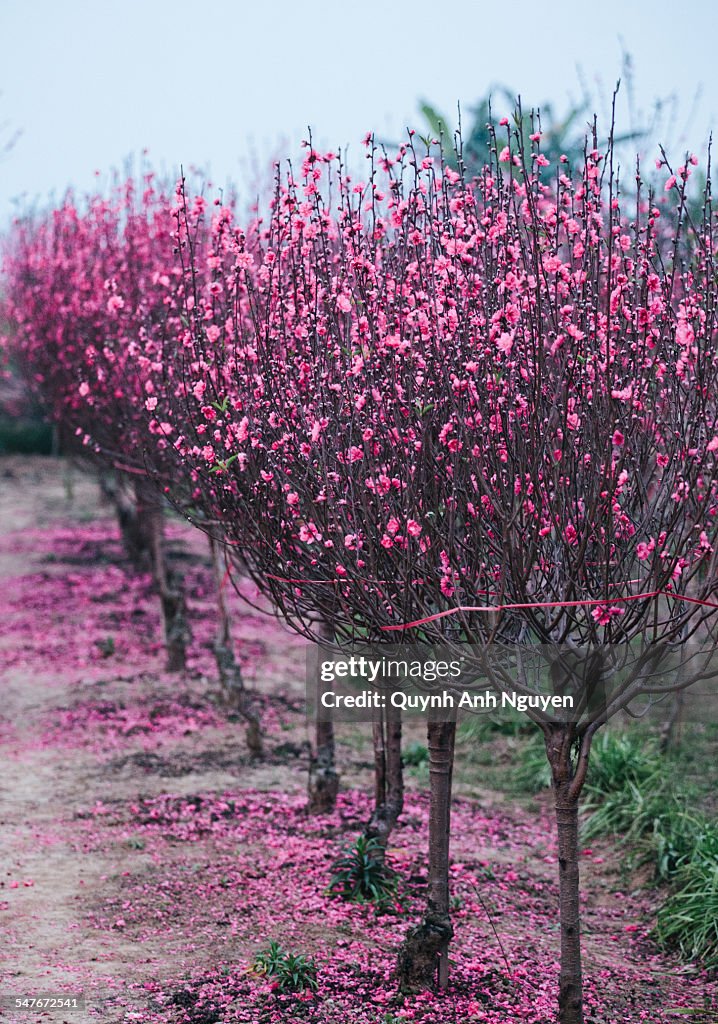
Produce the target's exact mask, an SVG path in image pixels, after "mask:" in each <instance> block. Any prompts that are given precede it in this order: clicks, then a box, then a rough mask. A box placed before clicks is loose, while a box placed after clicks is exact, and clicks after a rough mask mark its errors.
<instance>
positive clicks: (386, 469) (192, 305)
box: [6, 119, 718, 1024]
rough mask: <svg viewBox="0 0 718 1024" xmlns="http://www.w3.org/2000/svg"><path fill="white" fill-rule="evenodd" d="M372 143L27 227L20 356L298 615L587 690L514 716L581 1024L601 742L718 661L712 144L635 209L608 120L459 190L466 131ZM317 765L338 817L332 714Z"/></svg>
mask: <svg viewBox="0 0 718 1024" xmlns="http://www.w3.org/2000/svg"><path fill="white" fill-rule="evenodd" d="M497 133H500V136H501V137H500V138H499V135H498V134H497ZM365 141H366V156H367V173H366V176H365V180H357V179H355V178H353V177H352V175H350V174H349V173H348V172H347V170H346V168H345V167H344V165H343V163H342V160H341V158H340V157H337V156H336V155H335V154H332V153H324V154H322V153H319V152H317V151H316V150H315V149H314V148H313V147H312V145H311V144H307V146H306V149H305V155H304V160H303V163H302V166H301V171H300V172H299V173H298V174H295V172H294V171H293V169H292V168H291V166H290V167H289V169H288V170H287V171H286V172H284V173H281V172H280V170H279V169H278V170H277V177H276V187H275V191H274V196H273V200H272V202H271V205H270V209H269V211H268V213H267V216H266V219H261V218H257V219H254V220H253V221H251V222H247V223H240V222H239V221H238V219H237V217H236V216H235V214H234V212H233V210H232V209H231V208H230V207H227V206H223V205H221V204H220V203H216V204H215V205H214V206H213V207H212V206H210V207H208V205H207V203H206V201H205V199H204V198H203V197H202V196H201V195H192V194H190V189H189V188H188V187H187V186H186V184H185V183H184V182H180V184H179V185H178V187H177V189H176V191H175V192H174V194H173V195H172V196H171V197H168V196H165V195H163V194H162V192H161V191H159V190H155V189H154V188H153V187H151V186H148V187H147V188H146V189H145V190H144V192H143V193H142V194H141V195H140V196H139V198H138V197H137V196H136V194H135V193H134V192H133V190H132V189H131V188H129V189H128V190H126V191H125V192H124V193H122V194H120V195H119V199H120V201H119V203H116V204H114V205H113V204H109V205H108V204H105V202H104V201H103V200H99V199H96V200H93V201H92V202H91V203H90V204H89V205H88V206H87V207H86V208H85V209H84V210H79V209H78V208H77V207H76V206H75V204H74V203H73V202H72V201H68V202H67V203H66V204H65V205H64V206H63V207H62V208H61V209H60V210H58V211H56V212H55V213H54V214H53V215H51V216H49V217H47V218H46V219H43V220H41V221H40V222H31V223H28V224H24V225H23V224H21V225H19V226H18V229H17V231H16V233H15V235H14V237H13V238H11V241H10V247H9V253H8V258H7V261H6V273H7V282H8V284H7V287H8V294H9V299H10V301H9V315H10V319H11V321H12V322H13V329H12V331H11V332H10V335H9V338H10V344H11V345H12V346H13V348H14V350H15V351H16V353H17V354H18V355H19V356H20V357H21V359H22V360H23V361H24V362H25V365H26V366H28V367H29V368H30V369H31V372H32V374H33V376H34V379H35V382H36V384H37V385H38V386H39V387H40V389H41V390H42V391H43V392H44V393H45V395H46V398H47V400H48V401H49V402H50V404H51V407H52V410H53V413H54V415H55V416H56V417H57V418H59V419H61V420H62V421H63V422H65V423H69V424H71V425H72V427H73V429H74V430H76V431H77V432H78V434H79V435H80V437H81V439H82V441H83V442H84V445H85V447H86V448H87V449H88V450H89V451H92V452H94V453H95V454H96V456H97V457H98V458H101V459H102V460H104V461H105V462H107V463H109V464H111V465H114V466H115V467H119V468H120V469H123V470H125V471H133V472H137V471H141V472H143V473H146V474H147V475H148V476H149V477H150V478H153V479H154V481H155V483H156V484H157V485H158V487H159V488H160V490H162V491H163V492H164V493H165V494H167V495H169V497H170V498H171V500H172V501H173V502H174V503H175V504H176V505H177V506H178V507H180V508H181V509H182V510H183V511H184V513H185V514H186V515H187V516H188V517H189V518H190V519H191V520H192V521H193V522H195V523H196V524H197V525H198V526H200V527H201V528H203V529H205V530H206V531H207V532H209V533H210V535H211V537H212V540H213V544H214V545H217V544H221V545H223V547H224V549H225V551H226V552H227V556H228V558H229V559H230V560H234V562H236V564H237V565H239V566H241V568H242V571H244V572H247V573H249V574H250V575H251V576H252V578H253V579H254V580H255V581H256V582H257V584H258V586H259V587H260V588H261V590H262V591H263V592H264V593H266V594H267V595H268V596H269V597H271V599H272V601H273V602H274V604H275V606H276V607H277V609H278V610H279V611H280V612H281V614H282V616H283V617H284V619H285V620H286V621H287V622H288V623H289V624H290V625H291V626H292V627H293V628H294V629H296V630H298V631H299V632H301V633H302V634H303V635H305V636H307V637H309V638H312V639H315V640H317V641H319V642H325V641H326V640H327V639H331V640H332V641H334V642H336V643H339V644H345V643H347V644H348V643H351V642H353V641H354V640H355V639H356V638H357V637H361V638H362V640H364V641H367V640H368V641H371V642H375V643H379V642H382V641H387V640H391V639H396V638H397V637H400V638H401V639H402V640H407V639H409V640H414V641H416V642H420V643H430V644H441V645H442V646H444V647H449V648H450V649H452V650H453V651H454V652H455V653H456V654H457V655H460V656H462V657H465V658H466V657H469V659H470V658H471V657H474V658H475V659H477V661H476V667H477V671H478V670H479V668H480V670H481V672H482V673H484V674H487V675H488V676H489V678H490V680H491V683H492V684H493V685H494V686H495V687H496V688H497V689H498V690H502V691H507V690H509V691H512V692H518V693H519V694H521V695H523V696H527V697H528V696H531V695H532V694H535V693H536V692H537V691H538V689H539V688H540V687H541V686H542V685H545V680H546V678H547V677H548V678H549V679H550V680H553V685H554V692H557V690H556V687H559V688H560V689H561V691H562V692H565V690H566V688H568V689H569V691H570V692H571V693H572V694H573V695H574V697H575V702H574V712H573V714H572V715H571V716H568V717H563V718H557V717H556V716H552V715H549V714H548V713H543V712H541V711H540V709H538V708H529V710H528V712H527V713H528V714H529V715H530V717H532V718H533V720H534V721H535V722H536V723H537V724H538V725H539V726H540V727H541V728H542V729H543V731H544V735H545V738H546V751H547V756H548V759H549V762H550V765H551V770H552V775H553V787H554V796H555V807H556V826H557V835H558V850H559V858H558V859H559V882H560V906H559V914H560V922H561V975H560V986H559V988H560V991H559V1020H560V1021H561V1022H562V1024H576V1022H580V1021H582V1019H583V1008H582V968H581V955H580V952H581V951H580V920H579V917H580V915H579V876H578V802H579V797H580V793H581V789H582V786H583V783H584V780H585V777H586V770H587V767H588V762H589V756H590V749H591V743H592V740H593V737H594V735H595V733H596V731H597V730H598V729H599V728H600V727H601V726H602V725H603V724H604V723H605V722H606V721H607V719H608V718H609V717H610V716H611V715H613V714H615V713H616V712H618V711H620V710H622V709H624V708H627V707H629V706H631V705H633V704H634V703H635V701H636V700H637V698H639V697H640V696H641V695H645V694H649V695H651V696H652V697H654V696H660V695H661V694H663V693H667V692H670V691H671V690H673V689H675V688H676V687H678V686H685V685H688V684H689V683H690V682H691V681H693V680H694V679H695V678H697V677H698V676H700V675H701V674H702V675H705V674H707V673H708V672H709V671H710V664H709V662H708V660H707V658H706V656H703V657H701V658H697V657H695V656H692V657H691V658H687V657H683V656H682V655H681V652H682V651H683V650H685V649H686V642H687V641H688V640H689V639H694V640H696V639H699V640H700V641H701V644H702V647H701V654H702V655H705V652H706V651H708V652H709V651H710V638H711V635H712V630H713V628H714V625H715V611H716V608H718V604H717V603H716V601H715V597H714V595H715V591H716V589H718V584H717V582H716V572H715V570H716V565H715V559H716V557H717V556H716V539H717V535H718V523H717V519H718V516H717V515H716V513H717V512H718V500H717V499H718V494H717V492H718V459H717V457H716V452H717V451H718V408H717V407H716V402H715V395H716V393H717V386H718V354H717V353H716V322H715V317H716V293H717V286H716V275H715V267H714V259H715V254H716V244H715V238H714V217H713V212H712V209H711V199H710V180H709V181H708V185H707V186H706V194H705V204H704V214H703V218H702V221H701V222H700V223H697V224H696V223H692V222H690V218H689V217H688V215H687V212H686V208H687V204H686V194H687V187H688V181H689V178H690V174H691V169H692V166H693V164H694V163H695V160H694V158H691V159H689V160H686V162H685V165H684V166H682V167H680V168H678V169H677V170H676V172H675V173H673V172H672V170H671V168H667V170H666V180H665V183H664V184H665V189H664V192H663V194H662V195H661V197H659V198H656V197H655V196H654V195H653V194H652V193H651V192H650V191H648V190H647V189H646V188H645V187H644V186H643V183H642V181H641V176H640V174H639V173H637V174H636V176H635V179H634V180H633V181H632V183H631V197H632V198H631V201H630V207H631V208H630V209H626V208H624V204H623V202H622V193H621V184H620V176H619V173H618V169H617V168H616V167H615V166H614V162H613V151H612V146H611V145H610V144H609V147H608V150H607V151H605V152H601V151H599V149H598V148H597V144H596V141H595V131H594V139H593V140H591V139H589V140H588V141H587V144H586V150H585V154H584V159H583V161H582V163H581V166H579V167H576V168H572V167H570V166H569V164H568V162H567V161H565V160H564V159H563V158H561V159H559V160H558V161H557V162H555V163H553V164H552V163H551V162H550V161H549V160H548V159H547V158H546V156H545V155H544V154H543V153H542V149H541V132H540V128H539V127H538V126H536V131H534V132H532V133H531V136H530V139H529V140H525V138H524V135H523V133H520V132H518V131H516V130H512V128H511V125H510V124H509V122H508V120H507V119H504V120H503V121H502V122H501V124H500V125H499V126H497V129H496V132H494V130H493V129H492V130H491V149H490V151H491V161H490V163H489V165H487V166H486V167H485V168H484V169H483V171H482V172H481V174H480V175H478V177H476V178H473V179H471V180H469V179H468V178H467V176H466V175H465V174H464V171H463V163H462V159H461V150H460V142H459V146H458V149H457V160H456V162H455V166H456V167H457V168H458V170H455V169H454V168H452V167H451V166H449V165H448V164H447V163H445V162H444V159H443V156H442V153H441V150H440V147H438V146H434V145H432V146H430V147H429V148H428V149H427V148H422V151H421V152H419V151H418V149H417V147H416V146H415V144H414V140H413V137H412V136H410V139H409V142H408V144H407V145H404V146H402V147H401V148H400V149H399V151H398V152H397V153H393V154H389V153H387V152H385V151H384V150H382V149H379V148H378V147H376V146H375V144H374V143H373V140H372V138H371V137H370V136H368V137H367V139H366V140H365ZM529 143H530V148H527V145H529ZM108 211H109V212H108ZM488 649H490V650H493V651H498V654H499V656H498V657H491V658H487V657H486V656H485V655H484V654H475V653H473V654H467V652H476V651H477V650H478V651H481V652H485V651H486V650H488ZM667 654H669V655H671V658H670V659H669V660H668V661H667V660H666V655H667ZM679 668H680V671H679V670H678V669H679ZM597 695H598V696H597ZM454 734H455V723H453V722H451V721H443V720H439V719H436V720H434V719H431V720H430V721H429V724H428V741H429V758H430V762H429V764H430V794H431V816H430V835H429V837H428V860H429V874H428V878H429V885H428V898H427V906H426V912H425V914H424V917H423V920H422V921H421V923H420V924H419V925H418V926H417V927H415V928H413V929H411V930H410V932H409V933H408V934H407V936H406V937H405V939H404V942H403V944H402V947H401V949H400V951H399V957H398V977H399V983H400V986H401V987H402V988H403V989H404V990H405V991H411V990H414V991H415V990H418V989H421V988H423V987H428V986H430V985H432V984H434V983H435V982H436V981H437V980H438V984H439V985H440V986H444V985H446V984H447V980H448V950H449V944H450V941H451V939H452V935H453V929H452V924H451V917H450V893H449V884H448V876H449V873H448V868H449V839H450V804H451V776H452V766H453V750H454ZM400 737H401V726H400V722H399V721H398V720H397V719H396V717H395V718H392V719H391V720H389V721H379V722H378V723H377V727H376V728H375V741H376V747H377V753H378V756H377V780H378V785H377V807H376V811H375V814H374V816H373V819H372V822H371V823H370V829H372V830H373V831H374V834H377V835H380V836H381V838H382V841H383V842H384V843H385V842H386V839H387V837H388V834H389V833H390V831H391V828H392V827H393V824H394V823H395V821H396V819H397V817H398V815H399V814H400V812H401V805H402V781H401V761H400ZM314 769H315V771H314V776H315V797H316V803H317V806H319V807H321V806H322V805H323V804H322V794H324V799H325V803H324V806H329V805H330V804H331V799H332V796H333V794H334V793H335V791H336V782H337V779H336V772H335V767H334V764H333V736H332V731H331V727H330V725H329V724H328V723H323V722H320V723H318V734H317V749H316V751H315V764H314Z"/></svg>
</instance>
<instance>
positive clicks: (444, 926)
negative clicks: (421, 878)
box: [396, 720, 456, 994]
mask: <svg viewBox="0 0 718 1024" xmlns="http://www.w3.org/2000/svg"><path fill="white" fill-rule="evenodd" d="M427 735H428V742H429V787H430V811H429V876H428V898H427V905H426V912H425V914H424V917H423V920H422V922H421V924H419V925H417V926H416V927H415V928H411V929H410V930H409V931H408V932H407V934H406V936H405V938H404V941H403V943H402V945H401V947H400V949H399V954H398V960H397V970H396V973H397V980H398V983H399V990H400V991H401V992H403V993H406V994H409V993H416V992H422V991H424V990H426V989H429V988H432V987H434V986H436V987H437V988H445V987H446V986H447V985H448V981H449V959H448V957H449V943H450V942H451V939H452V937H453V934H454V929H453V927H452V924H451V914H450V911H449V837H450V830H451V780H452V773H453V766H454V740H455V737H456V723H455V722H436V721H431V720H430V721H429V726H428V730H427Z"/></svg>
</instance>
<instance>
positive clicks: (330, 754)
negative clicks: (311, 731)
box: [308, 717, 339, 814]
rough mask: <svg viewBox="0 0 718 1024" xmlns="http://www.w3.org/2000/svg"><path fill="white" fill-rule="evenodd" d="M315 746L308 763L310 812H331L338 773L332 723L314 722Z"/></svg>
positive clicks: (318, 719)
mask: <svg viewBox="0 0 718 1024" xmlns="http://www.w3.org/2000/svg"><path fill="white" fill-rule="evenodd" d="M315 737H316V739H315V748H314V751H313V753H312V758H311V762H310V765H309V784H308V792H309V803H308V810H309V813H310V814H331V812H332V811H333V810H334V808H335V807H336V803H337V793H338V792H339V775H338V774H337V772H336V769H335V745H334V723H333V722H331V721H329V722H327V721H322V719H320V718H319V717H318V718H317V722H316V732H315Z"/></svg>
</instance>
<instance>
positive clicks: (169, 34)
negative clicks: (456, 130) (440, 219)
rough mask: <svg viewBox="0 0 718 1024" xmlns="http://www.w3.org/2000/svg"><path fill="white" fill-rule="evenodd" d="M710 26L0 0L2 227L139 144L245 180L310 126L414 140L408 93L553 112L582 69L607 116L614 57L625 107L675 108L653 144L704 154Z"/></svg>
mask: <svg viewBox="0 0 718 1024" xmlns="http://www.w3.org/2000/svg"><path fill="white" fill-rule="evenodd" d="M717 29H718V15H716V14H715V13H714V3H712V2H711V0H684V2H682V3H669V2H668V0H650V2H647V0H593V2H592V3H589V4H587V5H581V4H580V3H576V2H573V3H568V2H566V0H553V2H552V3H547V4H540V3H538V2H537V0H536V2H530V0H514V2H511V0H509V2H504V3H488V2H486V3H485V2H480V0H474V2H472V0H454V2H451V3H448V4H441V3H438V2H429V0H413V2H412V0H362V2H361V3H349V2H346V0H334V2H333V3H332V2H324V0H296V2H290V0H264V2H246V0H234V2H232V0H214V2H213V3H211V4H205V5H201V4H190V3H189V2H188V0H174V2H169V0H122V2H118V0H0V40H2V51H1V52H2V57H1V58H0V125H3V128H2V130H0V140H5V141H6V140H7V139H8V138H9V137H10V135H11V134H12V133H13V132H14V131H16V130H17V131H19V132H21V135H20V137H19V139H18V140H17V142H16V144H15V145H14V147H13V148H12V149H11V151H10V152H9V153H7V154H6V155H4V156H3V157H2V158H0V223H4V222H6V220H7V217H8V215H9V214H10V212H11V211H12V209H14V208H17V205H15V206H14V207H13V205H12V200H13V198H14V197H18V196H21V195H23V194H24V195H25V196H26V197H27V199H28V200H32V199H35V198H39V199H40V201H42V202H46V201H47V198H48V195H49V194H50V193H52V192H54V194H55V195H56V196H59V195H61V194H62V192H63V190H64V189H65V188H66V187H67V186H68V185H69V184H73V185H75V186H77V187H78V188H80V189H82V190H84V189H86V188H91V187H92V186H93V182H94V180H95V179H94V177H93V173H94V171H95V170H99V171H101V172H102V174H103V175H107V173H108V172H109V171H110V170H111V169H112V168H113V167H115V168H116V167H120V166H121V165H122V164H123V162H124V161H125V159H126V158H127V157H128V156H129V155H131V154H133V153H138V152H140V151H141V150H142V149H143V148H144V147H147V148H148V149H149V151H150V158H151V160H152V161H153V163H154V164H155V165H156V166H157V167H158V168H160V169H164V170H166V171H168V172H172V173H174V172H175V171H176V168H177V167H178V166H179V164H180V163H183V164H184V165H185V167H187V166H190V165H193V164H194V165H199V166H202V167H208V168H209V169H210V171H211V173H212V176H213V180H214V181H215V182H217V183H218V184H224V183H225V182H226V181H227V180H232V181H234V182H236V183H238V184H239V185H240V188H241V187H242V185H243V183H246V182H247V181H248V179H249V174H250V172H249V167H250V166H251V164H252V160H253V154H254V156H255V157H256V159H257V160H258V162H259V165H260V166H261V167H264V166H265V164H267V165H268V163H269V161H270V158H271V157H272V156H274V155H285V154H286V155H291V154H293V155H296V153H297V150H298V146H299V143H300V141H301V140H302V138H304V137H305V136H306V130H307V125H311V126H312V129H313V132H314V136H315V139H317V140H318V141H319V142H320V143H325V144H326V145H329V146H331V147H332V148H336V147H338V146H340V145H341V146H343V145H345V144H346V143H352V144H353V145H354V146H356V147H357V148H358V145H359V142H360V140H361V138H362V136H363V135H364V133H365V132H366V131H369V130H374V131H376V133H377V134H379V135H381V136H382V137H385V138H399V137H400V136H401V135H402V133H403V130H404V128H405V127H406V126H414V127H416V128H417V129H419V130H421V129H422V128H423V124H424V123H423V121H422V120H421V118H420V115H419V113H418V101H419V100H420V99H421V98H426V99H429V100H431V101H432V102H433V103H434V105H435V106H437V107H439V108H441V109H442V110H444V111H446V113H447V114H448V115H453V114H454V112H455V110H456V104H457V101H460V102H461V104H462V108H463V109H464V110H465V111H466V115H465V116H466V117H467V119H468V118H469V115H468V110H469V108H470V107H471V104H472V102H475V101H476V100H477V99H478V98H479V97H481V96H483V95H485V94H486V92H487V90H488V88H489V87H490V86H491V85H492V84H493V85H495V84H506V85H508V86H510V87H511V88H512V89H513V90H515V91H517V92H520V93H521V95H522V98H523V100H524V105H525V106H527V105H531V104H534V105H538V104H541V103H543V102H545V101H546V100H550V101H552V102H553V103H554V107H555V108H557V110H558V112H563V111H565V110H566V109H567V107H568V105H569V102H570V99H571V98H574V99H578V98H579V97H580V95H581V85H580V82H581V78H580V77H579V75H581V76H582V78H583V80H584V81H585V82H586V83H587V85H588V86H589V88H590V89H591V91H592V93H593V98H594V104H595V106H596V107H597V112H598V113H599V114H601V113H605V111H606V108H607V104H608V102H609V99H610V93H611V90H612V87H613V85H614V83H615V80H616V79H617V78H618V77H619V76H620V74H621V64H622V53H623V52H624V51H627V52H629V53H630V54H631V55H632V58H633V65H634V86H635V94H636V105H637V107H638V108H639V110H640V109H641V108H642V109H643V110H644V111H648V110H649V109H650V107H651V104H652V101H653V100H654V99H657V98H666V97H669V96H671V95H675V96H677V98H678V102H677V109H676V110H673V108H666V111H667V113H666V116H665V117H664V121H663V124H662V127H661V129H660V138H661V140H664V141H666V142H667V143H668V144H669V145H671V146H673V147H677V148H681V147H684V146H687V147H689V148H691V149H694V150H697V151H701V149H702V147H703V145H704V144H705V141H706V139H707V137H708V132H709V130H710V128H711V127H712V126H715V125H717V124H718V121H717V120H716V116H715V115H716V113H718V59H717V58H716V55H715V50H716V39H717V38H718V32H717V31H716V30H717ZM699 89H702V96H701V99H700V100H699V102H698V105H697V107H695V110H694V111H693V113H692V115H691V111H692V108H693V107H694V103H693V100H694V97H695V95H696V92H697V91H698V90H699ZM508 112H509V111H508V110H507V111H506V113H508ZM619 127H622V128H628V127H629V118H628V113H627V90H624V95H623V101H622V105H621V119H620V125H619Z"/></svg>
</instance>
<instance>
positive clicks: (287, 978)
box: [252, 941, 319, 992]
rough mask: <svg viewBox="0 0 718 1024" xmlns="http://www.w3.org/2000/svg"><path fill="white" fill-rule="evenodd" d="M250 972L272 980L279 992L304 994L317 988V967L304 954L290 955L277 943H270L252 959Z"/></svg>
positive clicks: (311, 958) (311, 959)
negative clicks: (307, 990)
mask: <svg viewBox="0 0 718 1024" xmlns="http://www.w3.org/2000/svg"><path fill="white" fill-rule="evenodd" d="M252 970H253V971H254V972H255V973H256V974H262V975H264V976H265V977H267V978H273V979H274V981H275V982H276V983H277V986H278V988H279V990H280V991H281V992H304V991H305V990H306V989H310V990H311V991H312V992H316V990H317V988H318V984H319V983H318V981H317V965H316V962H315V960H314V958H313V957H308V956H305V954H304V953H290V952H288V951H287V950H286V949H283V948H282V946H281V944H280V943H279V942H275V941H273V942H270V943H269V945H268V946H267V947H266V949H263V950H260V952H259V953H257V955H256V956H255V958H254V963H253V964H252Z"/></svg>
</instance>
